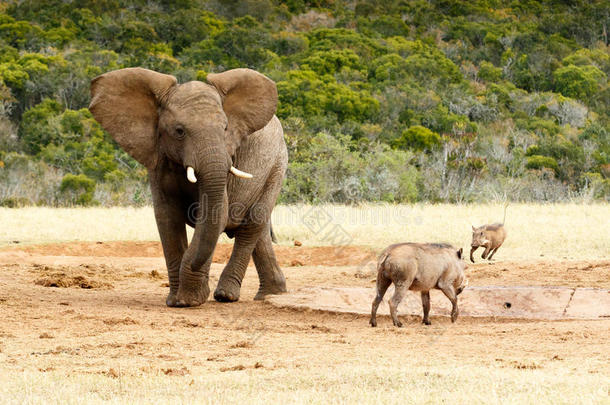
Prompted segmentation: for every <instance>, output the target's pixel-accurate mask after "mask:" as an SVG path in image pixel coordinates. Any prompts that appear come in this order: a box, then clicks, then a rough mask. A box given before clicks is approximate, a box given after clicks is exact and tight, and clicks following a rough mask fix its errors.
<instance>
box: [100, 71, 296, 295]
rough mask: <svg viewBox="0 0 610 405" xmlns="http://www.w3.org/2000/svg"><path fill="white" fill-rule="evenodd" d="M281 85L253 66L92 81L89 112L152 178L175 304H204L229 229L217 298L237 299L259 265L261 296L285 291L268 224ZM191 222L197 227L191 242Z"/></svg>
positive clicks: (279, 146)
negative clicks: (190, 76)
mask: <svg viewBox="0 0 610 405" xmlns="http://www.w3.org/2000/svg"><path fill="white" fill-rule="evenodd" d="M277 103H278V94H277V88H276V85H275V83H274V82H273V81H272V80H271V79H269V78H267V77H266V76H264V75H262V74H261V73H258V72H256V71H254V70H250V69H233V70H228V71H225V72H223V73H210V74H208V75H207V77H206V82H202V81H190V82H186V83H182V84H179V83H178V81H177V79H176V78H175V77H174V76H171V75H167V74H163V73H158V72H155V71H152V70H148V69H143V68H125V69H119V70H114V71H111V72H107V73H104V74H102V75H100V76H98V77H96V78H94V79H93V80H92V81H91V103H90V105H89V110H90V111H91V113H92V114H93V117H94V118H95V119H96V120H97V121H98V122H99V123H100V124H101V126H102V127H103V128H104V129H105V130H106V131H107V132H108V133H109V134H110V135H111V136H112V137H113V138H114V140H115V141H116V142H117V143H118V144H119V146H121V147H122V148H123V149H124V150H125V151H126V152H127V153H129V154H130V155H131V156H132V157H133V158H135V159H136V160H137V161H138V162H140V163H141V164H142V165H144V166H145V167H146V169H147V171H148V181H149V184H150V189H151V194H152V201H153V207H154V215H155V219H156V223H157V228H158V231H159V236H160V239H161V244H162V246H163V254H164V256H165V263H166V265H167V274H168V277H169V294H168V296H167V299H166V305H167V306H169V307H193V306H198V305H201V304H203V303H204V302H205V301H206V300H207V299H208V296H209V294H210V288H209V285H208V281H209V271H210V266H211V263H212V256H213V253H214V249H215V248H216V244H217V243H218V238H219V236H220V234H221V233H222V232H225V233H226V234H227V235H228V236H229V237H231V238H234V239H235V243H234V246H233V251H232V254H231V257H230V259H229V261H228V263H227V264H226V266H225V267H224V269H223V271H222V273H221V276H220V279H219V281H218V285H217V287H216V290H215V292H214V299H216V300H217V301H219V302H233V301H237V300H238V299H239V296H240V289H241V283H242V280H243V277H244V275H245V272H246V268H247V266H248V263H249V261H250V257H252V258H253V260H254V264H255V266H256V270H257V272H258V276H259V289H258V292H257V294H256V297H255V299H256V300H259V299H263V298H264V297H265V296H266V295H270V294H280V293H283V292H286V280H285V278H284V275H283V273H282V270H281V269H280V267H279V265H278V263H277V260H276V257H275V253H274V251H273V246H272V240H271V235H272V230H271V225H270V217H271V212H272V210H273V207H274V206H275V203H276V200H277V197H278V195H279V192H280V189H281V185H282V182H283V179H284V175H285V172H286V167H287V164H288V151H287V148H286V143H285V141H284V136H283V129H282V125H281V123H280V121H279V119H278V118H277V116H275V112H276V109H277ZM186 225H189V226H191V227H193V228H194V229H195V231H194V234H193V238H192V240H191V243H190V244H188V242H187V235H186Z"/></svg>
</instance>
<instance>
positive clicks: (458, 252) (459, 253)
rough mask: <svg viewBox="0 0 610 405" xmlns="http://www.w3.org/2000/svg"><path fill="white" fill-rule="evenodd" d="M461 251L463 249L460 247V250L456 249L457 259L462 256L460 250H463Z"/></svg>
mask: <svg viewBox="0 0 610 405" xmlns="http://www.w3.org/2000/svg"><path fill="white" fill-rule="evenodd" d="M463 251H464V250H463V249H462V248H460V250H458V251H457V257H458V259H461V258H462V252H463Z"/></svg>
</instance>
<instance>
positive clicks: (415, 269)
mask: <svg viewBox="0 0 610 405" xmlns="http://www.w3.org/2000/svg"><path fill="white" fill-rule="evenodd" d="M465 268H466V264H465V263H464V261H463V260H462V249H461V248H460V250H456V249H455V248H454V247H453V246H451V245H448V244H444V243H400V244H396V245H391V246H389V247H387V248H386V249H385V250H384V251H383V252H382V253H381V256H379V262H378V263H377V296H376V297H375V299H374V300H373V308H372V310H371V320H370V322H369V323H370V324H371V326H373V327H375V326H377V319H376V316H377V308H378V307H379V303H380V302H381V300H382V299H383V296H384V295H385V292H386V290H387V289H388V287H389V286H390V284H392V283H394V288H395V291H394V295H393V296H392V298H390V302H389V304H390V315H392V321H393V322H394V325H395V326H398V327H401V326H402V323H401V322H400V321H399V320H398V316H397V314H396V310H397V308H398V304H400V302H401V301H402V299H403V298H404V296H405V294H406V293H407V290H414V291H421V302H422V306H423V307H424V317H423V323H424V324H426V325H430V319H429V317H428V315H429V314H430V290H431V289H433V288H436V289H439V290H441V291H442V292H443V293H444V294H445V295H446V296H447V298H449V300H450V301H451V304H452V305H453V309H452V311H451V322H455V320H456V319H457V317H458V313H459V310H458V303H457V296H458V295H459V294H460V293H461V292H462V291H463V290H464V288H465V287H466V285H467V282H466V278H465V276H464V269H465Z"/></svg>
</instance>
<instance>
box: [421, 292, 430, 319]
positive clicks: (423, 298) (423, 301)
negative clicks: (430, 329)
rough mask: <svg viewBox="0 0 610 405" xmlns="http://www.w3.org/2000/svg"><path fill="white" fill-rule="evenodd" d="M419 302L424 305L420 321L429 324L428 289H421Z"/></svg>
mask: <svg viewBox="0 0 610 405" xmlns="http://www.w3.org/2000/svg"><path fill="white" fill-rule="evenodd" d="M421 304H422V306H423V307H424V319H423V320H422V323H423V324H424V325H430V319H429V318H428V315H430V291H422V292H421Z"/></svg>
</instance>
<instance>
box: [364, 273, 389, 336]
mask: <svg viewBox="0 0 610 405" xmlns="http://www.w3.org/2000/svg"><path fill="white" fill-rule="evenodd" d="M390 284H392V280H390V279H389V278H385V277H384V276H383V274H381V272H380V273H379V274H378V275H377V295H376V296H375V299H373V307H372V308H371V320H370V321H369V323H370V324H371V326H372V327H373V328H374V327H375V326H377V308H379V303H380V302H381V300H383V296H384V295H385V292H386V291H387V289H388V287H389V286H390Z"/></svg>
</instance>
